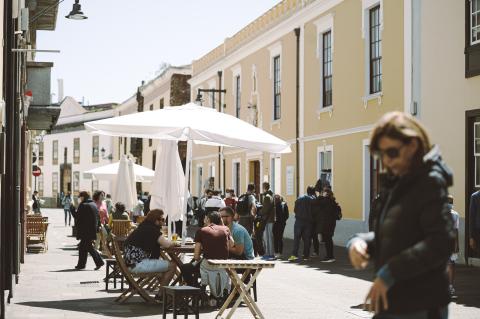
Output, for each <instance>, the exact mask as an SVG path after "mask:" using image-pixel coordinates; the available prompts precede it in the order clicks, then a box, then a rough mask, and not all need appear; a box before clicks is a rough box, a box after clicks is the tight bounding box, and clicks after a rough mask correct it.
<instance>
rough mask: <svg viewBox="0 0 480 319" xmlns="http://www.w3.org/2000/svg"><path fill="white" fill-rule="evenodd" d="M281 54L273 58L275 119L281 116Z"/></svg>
mask: <svg viewBox="0 0 480 319" xmlns="http://www.w3.org/2000/svg"><path fill="white" fill-rule="evenodd" d="M280 81H281V80H280V56H279V55H277V56H276V57H274V58H273V120H279V119H280V116H281V113H280V111H281V108H280V107H281V96H280V88H281V82H280Z"/></svg>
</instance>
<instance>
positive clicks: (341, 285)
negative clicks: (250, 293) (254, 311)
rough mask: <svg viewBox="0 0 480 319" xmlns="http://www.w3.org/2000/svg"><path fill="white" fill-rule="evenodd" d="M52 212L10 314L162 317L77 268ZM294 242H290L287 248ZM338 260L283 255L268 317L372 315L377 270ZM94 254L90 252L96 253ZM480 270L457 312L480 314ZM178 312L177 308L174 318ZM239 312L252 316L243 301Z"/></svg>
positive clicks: (265, 280)
mask: <svg viewBox="0 0 480 319" xmlns="http://www.w3.org/2000/svg"><path fill="white" fill-rule="evenodd" d="M44 215H46V216H48V217H49V221H50V225H49V232H48V244H49V249H48V252H47V253H46V254H27V255H26V260H25V264H24V265H22V272H21V275H20V279H19V284H18V285H17V286H16V287H15V288H16V289H15V291H14V296H13V299H12V300H11V304H10V305H9V306H8V307H7V317H8V318H16V319H27V318H52V319H56V318H68V319H77V318H82V319H88V318H153V317H156V318H158V317H159V316H160V315H161V307H160V306H158V305H148V304H145V303H144V302H143V301H142V300H141V299H140V298H139V297H134V298H132V299H130V300H129V301H127V303H126V304H124V305H118V304H116V303H115V302H114V299H115V298H116V296H118V291H111V292H109V293H107V292H106V291H105V285H104V283H103V281H102V279H103V277H104V275H105V268H102V269H101V270H99V271H94V270H93V268H94V265H93V262H92V261H91V259H89V261H88V263H87V270H84V271H73V270H72V269H73V267H74V266H75V265H76V261H77V251H76V246H75V245H76V243H77V241H76V240H75V238H73V237H70V236H69V235H71V228H69V227H64V225H63V211H61V210H58V209H55V210H53V209H50V210H49V209H45V210H44ZM288 248H289V247H288V246H287V251H289V249H288ZM336 257H337V262H336V263H333V264H322V263H320V262H319V261H318V258H317V259H312V260H311V261H309V262H302V263H299V264H296V263H288V262H285V261H277V262H276V267H275V268H274V269H266V270H264V271H263V273H262V274H261V275H260V277H259V280H258V293H259V297H258V298H259V301H258V305H259V307H260V309H261V310H262V312H263V314H264V315H265V317H266V318H304V319H307V318H312V319H313V318H342V319H343V318H370V317H371V315H369V314H368V313H366V312H364V311H362V310H360V309H359V307H358V306H359V305H360V304H361V303H362V302H363V298H364V296H365V294H366V292H367V290H368V288H369V285H370V282H369V278H370V277H371V275H370V274H371V272H370V271H362V272H358V271H354V270H353V269H352V268H351V267H350V266H349V264H348V263H347V260H346V254H345V252H344V250H343V249H341V248H338V249H337V256H336ZM89 258H90V257H89ZM479 278H480V270H479V269H478V268H467V267H460V268H459V271H458V278H457V291H458V294H459V298H458V304H455V303H452V304H451V306H450V312H451V318H462V319H468V318H471V319H474V318H480V308H479V307H480V290H479V289H478V287H480V279H479ZM215 313H216V311H213V310H209V312H205V311H203V313H202V314H201V316H200V317H201V318H214V317H215ZM168 317H169V318H171V314H170V315H169V316H168ZM234 318H251V315H250V312H249V311H248V308H246V307H241V308H239V309H238V310H237V312H236V313H235V315H234Z"/></svg>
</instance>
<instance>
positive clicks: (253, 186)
mask: <svg viewBox="0 0 480 319" xmlns="http://www.w3.org/2000/svg"><path fill="white" fill-rule="evenodd" d="M254 190H255V184H252V183H250V184H248V186H247V191H249V192H253V191H254Z"/></svg>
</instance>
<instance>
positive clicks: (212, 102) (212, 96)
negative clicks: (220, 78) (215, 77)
mask: <svg viewBox="0 0 480 319" xmlns="http://www.w3.org/2000/svg"><path fill="white" fill-rule="evenodd" d="M212 89H214V88H212ZM210 101H211V102H210V103H211V104H212V108H213V109H214V108H215V92H210Z"/></svg>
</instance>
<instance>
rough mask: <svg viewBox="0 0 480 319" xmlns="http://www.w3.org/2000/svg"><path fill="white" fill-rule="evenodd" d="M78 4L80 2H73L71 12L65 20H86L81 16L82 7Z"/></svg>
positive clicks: (78, 0)
mask: <svg viewBox="0 0 480 319" xmlns="http://www.w3.org/2000/svg"><path fill="white" fill-rule="evenodd" d="M79 2H80V0H75V3H74V4H73V8H72V11H70V13H69V14H68V15H66V16H65V18H67V19H72V20H85V19H88V17H87V16H86V15H84V14H83V12H82V6H81V5H80V3H79Z"/></svg>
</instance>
